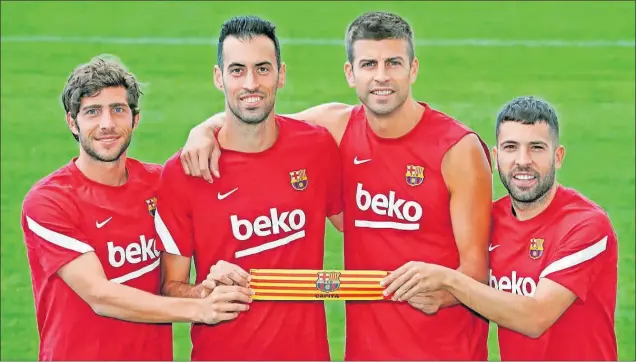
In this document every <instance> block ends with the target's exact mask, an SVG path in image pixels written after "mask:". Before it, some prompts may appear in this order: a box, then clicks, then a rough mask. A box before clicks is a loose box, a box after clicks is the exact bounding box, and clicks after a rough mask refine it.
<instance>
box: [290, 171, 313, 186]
mask: <svg viewBox="0 0 636 362" xmlns="http://www.w3.org/2000/svg"><path fill="white" fill-rule="evenodd" d="M289 176H290V177H291V180H290V182H291V185H292V187H293V188H294V190H298V191H302V190H304V189H306V188H307V185H308V184H309V180H308V179H307V170H306V169H302V170H298V171H292V172H290V173H289Z"/></svg>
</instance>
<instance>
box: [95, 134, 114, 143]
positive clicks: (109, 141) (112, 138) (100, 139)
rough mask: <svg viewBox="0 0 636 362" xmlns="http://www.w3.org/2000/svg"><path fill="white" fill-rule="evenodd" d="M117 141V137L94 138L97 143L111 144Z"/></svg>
mask: <svg viewBox="0 0 636 362" xmlns="http://www.w3.org/2000/svg"><path fill="white" fill-rule="evenodd" d="M118 139H119V136H112V137H101V138H95V140H96V141H97V142H101V143H113V142H115V141H117V140H118Z"/></svg>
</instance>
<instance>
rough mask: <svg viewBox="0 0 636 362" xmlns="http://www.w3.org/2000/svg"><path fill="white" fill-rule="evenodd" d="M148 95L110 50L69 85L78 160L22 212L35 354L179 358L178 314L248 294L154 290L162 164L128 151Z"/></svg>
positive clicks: (224, 307)
mask: <svg viewBox="0 0 636 362" xmlns="http://www.w3.org/2000/svg"><path fill="white" fill-rule="evenodd" d="M141 94H142V93H141V91H140V88H139V84H138V83H137V80H136V79H135V77H134V75H133V74H132V73H130V72H128V71H127V70H126V69H125V68H124V66H123V65H122V64H121V63H119V62H118V61H117V60H116V59H114V58H110V57H95V58H93V59H92V60H91V61H90V62H89V63H87V64H83V65H80V66H79V67H77V68H76V69H75V70H74V71H73V73H72V74H71V76H70V77H69V79H68V82H67V84H66V86H65V88H64V91H63V93H62V103H63V105H64V110H65V111H66V122H67V124H68V127H69V129H70V131H71V133H72V134H73V136H74V137H75V140H76V141H78V143H79V146H80V147H79V156H78V157H74V158H73V159H72V160H71V161H70V162H69V163H68V164H66V165H64V166H63V167H61V168H60V169H58V170H56V171H54V172H53V173H52V174H50V175H48V176H46V177H45V178H43V179H42V180H40V181H39V182H37V183H36V184H35V185H34V186H33V188H32V189H31V190H30V191H29V192H28V194H27V195H26V197H25V199H24V203H23V210H22V228H23V231H24V240H25V243H26V249H27V255H28V261H29V266H30V270H31V277H32V281H33V293H34V298H35V309H36V318H37V324H38V330H39V336H40V346H39V356H38V360H172V357H173V356H172V326H171V324H170V322H173V321H174V322H204V323H217V322H219V321H223V320H229V319H232V318H235V317H236V316H237V313H236V312H237V311H241V310H244V307H243V306H241V305H240V304H238V303H231V302H233V301H247V300H249V295H250V291H249V289H247V288H243V287H239V286H232V287H228V286H223V287H218V288H214V290H213V292H212V293H210V292H209V291H207V292H206V293H204V294H206V295H208V294H209V295H208V297H207V298H199V299H185V298H168V297H162V296H158V295H156V294H157V293H159V289H160V279H161V275H160V268H158V266H159V252H158V251H157V250H156V244H155V243H156V242H157V237H156V232H155V229H154V222H153V214H154V212H155V197H156V190H157V188H158V186H159V178H160V173H161V166H158V165H153V164H149V163H143V162H140V161H137V160H134V159H132V158H129V157H127V156H126V149H127V148H128V145H129V144H130V141H131V138H132V133H133V130H134V128H135V127H136V126H137V125H138V124H139V111H140V110H139V98H140V95H141Z"/></svg>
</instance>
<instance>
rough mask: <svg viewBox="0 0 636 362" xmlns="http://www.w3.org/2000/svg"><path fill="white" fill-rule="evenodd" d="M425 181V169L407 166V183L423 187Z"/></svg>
mask: <svg viewBox="0 0 636 362" xmlns="http://www.w3.org/2000/svg"><path fill="white" fill-rule="evenodd" d="M423 181H424V167H422V166H415V165H407V166H406V183H407V185H410V186H418V185H421V184H422V182H423Z"/></svg>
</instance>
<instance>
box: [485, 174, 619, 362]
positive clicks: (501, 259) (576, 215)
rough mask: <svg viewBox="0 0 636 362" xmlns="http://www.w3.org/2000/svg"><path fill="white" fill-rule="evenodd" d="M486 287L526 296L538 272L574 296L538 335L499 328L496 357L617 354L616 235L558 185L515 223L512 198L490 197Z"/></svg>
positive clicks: (587, 204)
mask: <svg viewBox="0 0 636 362" xmlns="http://www.w3.org/2000/svg"><path fill="white" fill-rule="evenodd" d="M489 249H490V267H491V269H492V270H491V272H490V286H491V287H493V288H497V289H499V290H504V291H507V292H510V293H515V294H519V295H526V296H532V295H534V292H535V289H536V287H537V285H538V284H539V280H540V279H541V278H548V279H550V280H552V281H554V282H556V283H559V284H561V285H563V286H564V287H566V288H568V289H569V290H570V291H572V293H574V294H575V295H576V297H577V299H576V300H575V301H574V303H573V304H572V305H571V306H570V307H569V308H568V309H567V310H566V311H565V313H564V314H563V315H562V316H561V317H560V318H559V319H558V320H557V321H556V322H555V323H554V324H553V325H552V327H550V328H549V329H548V330H547V331H546V332H545V333H544V334H543V335H541V336H540V337H539V338H530V337H526V336H524V335H522V334H520V333H517V332H514V331H512V330H509V329H506V328H503V327H499V349H500V353H501V359H502V360H552V361H559V360H597V361H599V360H617V359H618V355H617V349H616V335H615V332H614V310H615V307H616V283H617V260H618V251H617V240H616V234H615V232H614V229H613V228H612V225H611V223H610V220H609V218H608V216H607V215H606V214H605V212H604V211H603V210H602V209H601V208H600V207H599V206H597V205H596V204H594V203H593V202H591V201H590V200H588V199H586V198H585V197H584V196H582V195H581V194H579V193H578V192H576V191H575V190H572V189H568V188H565V187H563V186H559V187H558V189H557V192H556V195H555V197H554V199H553V200H552V202H551V203H550V205H549V206H548V208H547V209H546V210H544V211H543V212H542V213H541V214H539V215H537V216H536V217H534V218H532V219H530V220H526V221H519V220H518V219H517V218H515V217H514V215H513V214H512V206H511V201H510V197H509V196H506V197H503V198H502V199H500V200H498V201H497V202H495V203H494V207H493V232H492V244H491V246H490V248H489Z"/></svg>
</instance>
